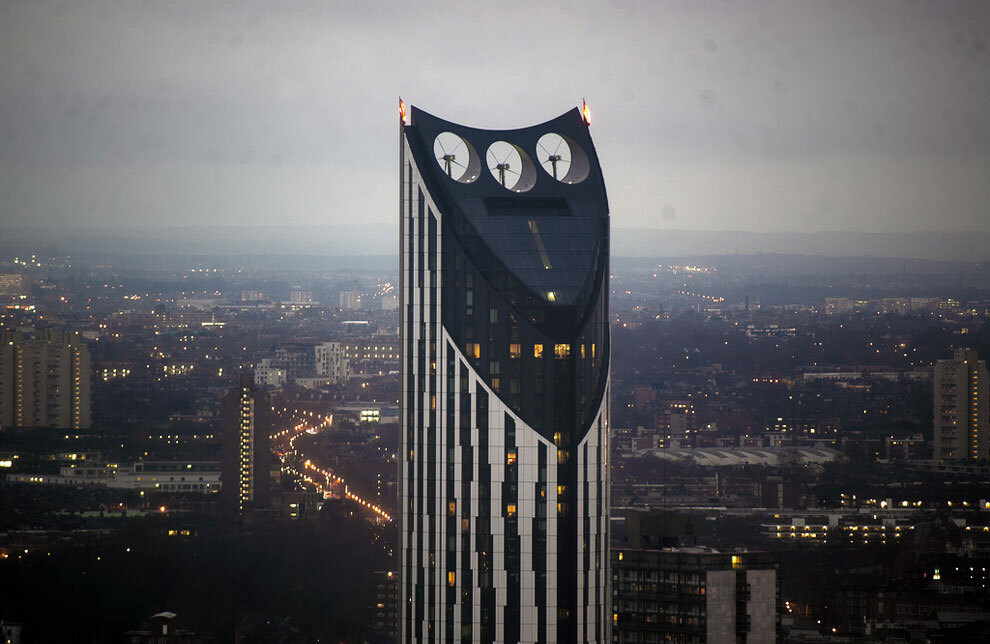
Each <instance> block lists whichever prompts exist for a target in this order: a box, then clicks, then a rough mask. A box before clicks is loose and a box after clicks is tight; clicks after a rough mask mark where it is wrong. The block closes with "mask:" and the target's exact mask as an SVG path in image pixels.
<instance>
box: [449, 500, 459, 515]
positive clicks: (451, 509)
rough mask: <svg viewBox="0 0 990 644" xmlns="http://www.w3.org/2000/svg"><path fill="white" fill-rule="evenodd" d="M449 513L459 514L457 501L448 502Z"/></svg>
mask: <svg viewBox="0 0 990 644" xmlns="http://www.w3.org/2000/svg"><path fill="white" fill-rule="evenodd" d="M447 514H450V515H455V514H457V502H456V501H451V502H450V503H448V504H447Z"/></svg>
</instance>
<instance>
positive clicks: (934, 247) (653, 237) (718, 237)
mask: <svg viewBox="0 0 990 644" xmlns="http://www.w3.org/2000/svg"><path fill="white" fill-rule="evenodd" d="M754 253H783V254H790V255H820V256H825V257H897V258H907V259H929V260H943V261H949V260H953V261H970V262H979V261H986V260H990V232H973V233H932V232H926V233H857V232H818V233H751V232H709V231H692V230H651V229H645V228H636V229H633V228H617V229H614V230H613V231H612V255H614V256H616V257H694V256H698V255H732V254H739V255H751V254H754Z"/></svg>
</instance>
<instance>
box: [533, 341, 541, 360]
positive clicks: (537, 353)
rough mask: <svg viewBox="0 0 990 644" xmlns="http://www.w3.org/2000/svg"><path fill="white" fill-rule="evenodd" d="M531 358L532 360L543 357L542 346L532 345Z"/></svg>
mask: <svg viewBox="0 0 990 644" xmlns="http://www.w3.org/2000/svg"><path fill="white" fill-rule="evenodd" d="M533 357H534V358H542V357H543V345H542V344H534V345H533Z"/></svg>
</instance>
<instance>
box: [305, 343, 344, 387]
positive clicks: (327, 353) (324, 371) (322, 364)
mask: <svg viewBox="0 0 990 644" xmlns="http://www.w3.org/2000/svg"><path fill="white" fill-rule="evenodd" d="M313 351H314V353H315V359H316V375H317V376H325V377H327V378H328V379H329V380H330V382H332V383H333V384H335V385H345V384H347V379H348V377H349V376H350V373H351V369H350V363H349V361H348V360H347V358H346V357H345V356H344V345H343V344H342V343H340V342H321V343H320V344H318V345H316V347H314V349H313Z"/></svg>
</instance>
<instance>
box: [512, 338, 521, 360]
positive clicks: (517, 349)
mask: <svg viewBox="0 0 990 644" xmlns="http://www.w3.org/2000/svg"><path fill="white" fill-rule="evenodd" d="M521 355H522V345H521V344H519V343H518V342H515V343H513V344H510V345H509V357H510V358H518V357H519V356H521Z"/></svg>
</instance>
